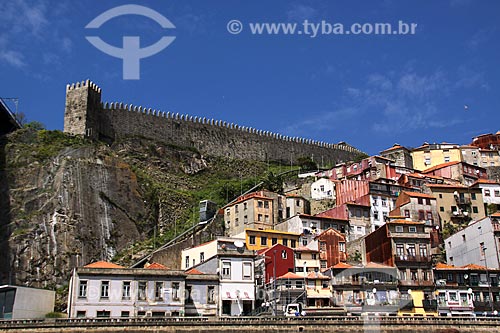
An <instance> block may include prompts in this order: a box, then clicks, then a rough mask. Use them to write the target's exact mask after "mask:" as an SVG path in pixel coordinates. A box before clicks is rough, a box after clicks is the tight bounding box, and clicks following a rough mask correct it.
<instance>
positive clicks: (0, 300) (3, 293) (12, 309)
mask: <svg viewBox="0 0 500 333" xmlns="http://www.w3.org/2000/svg"><path fill="white" fill-rule="evenodd" d="M55 298H56V293H55V291H52V290H45V289H36V288H28V287H19V286H11V285H4V286H0V319H37V318H45V315H46V314H47V313H49V312H52V311H54V302H55Z"/></svg>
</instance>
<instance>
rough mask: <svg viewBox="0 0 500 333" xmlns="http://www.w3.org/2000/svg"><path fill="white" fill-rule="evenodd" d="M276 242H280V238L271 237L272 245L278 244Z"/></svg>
mask: <svg viewBox="0 0 500 333" xmlns="http://www.w3.org/2000/svg"><path fill="white" fill-rule="evenodd" d="M276 244H278V238H276V237H273V238H271V245H276Z"/></svg>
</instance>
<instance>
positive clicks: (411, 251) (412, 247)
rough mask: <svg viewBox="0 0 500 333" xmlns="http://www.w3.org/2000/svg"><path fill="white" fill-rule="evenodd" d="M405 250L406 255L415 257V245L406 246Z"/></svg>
mask: <svg viewBox="0 0 500 333" xmlns="http://www.w3.org/2000/svg"><path fill="white" fill-rule="evenodd" d="M406 248H407V250H408V255H409V256H411V257H415V254H416V253H415V244H408V245H406Z"/></svg>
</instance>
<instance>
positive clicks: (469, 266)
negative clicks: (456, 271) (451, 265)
mask: <svg viewBox="0 0 500 333" xmlns="http://www.w3.org/2000/svg"><path fill="white" fill-rule="evenodd" d="M462 268H468V269H480V270H486V269H487V268H486V267H484V266H481V265H476V264H468V265H465V266H462Z"/></svg>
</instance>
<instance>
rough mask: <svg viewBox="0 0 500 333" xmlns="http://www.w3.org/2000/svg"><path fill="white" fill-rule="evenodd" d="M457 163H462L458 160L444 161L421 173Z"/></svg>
mask: <svg viewBox="0 0 500 333" xmlns="http://www.w3.org/2000/svg"><path fill="white" fill-rule="evenodd" d="M458 163H462V162H460V161H452V162H446V163H443V164H438V165H435V166H433V167H432V168H429V169H425V170H424V171H422V173H428V172H432V171H434V170H439V169H442V168H446V167H449V166H451V165H455V164H458Z"/></svg>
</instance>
